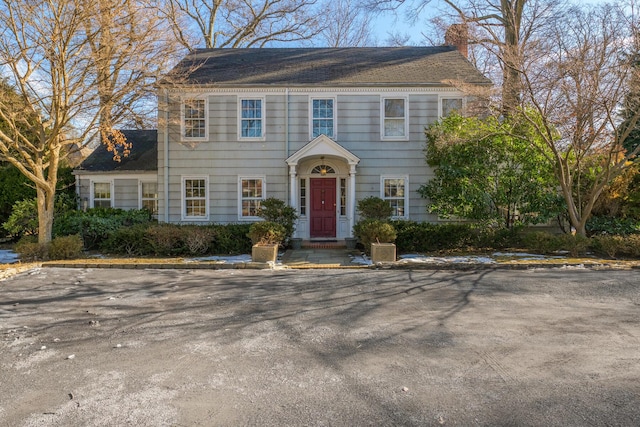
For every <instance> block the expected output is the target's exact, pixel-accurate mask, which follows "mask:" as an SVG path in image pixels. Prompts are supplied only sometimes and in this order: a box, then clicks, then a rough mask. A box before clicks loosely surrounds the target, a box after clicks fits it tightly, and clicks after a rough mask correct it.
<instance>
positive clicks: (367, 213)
mask: <svg viewBox="0 0 640 427" xmlns="http://www.w3.org/2000/svg"><path fill="white" fill-rule="evenodd" d="M356 209H357V210H358V213H359V214H360V218H361V219H363V220H365V219H377V220H388V219H390V218H391V215H392V214H393V208H392V207H391V205H390V204H389V202H387V201H386V200H383V199H381V198H380V197H374V196H371V197H367V198H364V199H362V200H359V201H358V204H357V205H356Z"/></svg>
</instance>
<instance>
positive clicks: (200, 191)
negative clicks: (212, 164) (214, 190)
mask: <svg viewBox="0 0 640 427" xmlns="http://www.w3.org/2000/svg"><path fill="white" fill-rule="evenodd" d="M207 187H208V179H207V177H203V176H186V177H182V219H191V220H207V219H208V215H209V214H208V212H207V205H208V204H209V203H208V199H209V197H208V188H207Z"/></svg>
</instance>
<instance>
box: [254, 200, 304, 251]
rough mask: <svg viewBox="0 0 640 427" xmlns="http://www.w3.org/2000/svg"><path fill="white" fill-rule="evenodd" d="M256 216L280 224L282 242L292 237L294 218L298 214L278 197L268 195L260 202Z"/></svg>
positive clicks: (286, 242)
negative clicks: (282, 228)
mask: <svg viewBox="0 0 640 427" xmlns="http://www.w3.org/2000/svg"><path fill="white" fill-rule="evenodd" d="M258 216H259V217H260V218H263V219H264V220H265V221H270V222H275V223H277V224H280V225H282V226H283V227H284V239H283V242H284V244H288V243H289V240H290V239H291V237H293V232H294V230H295V225H296V220H297V219H298V214H297V213H296V210H295V209H294V208H292V207H291V206H288V205H287V204H286V203H285V202H283V201H282V200H280V199H276V198H274V197H270V198H268V199H265V200H263V201H262V202H260V208H259V209H258Z"/></svg>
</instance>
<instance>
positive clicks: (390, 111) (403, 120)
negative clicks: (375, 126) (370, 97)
mask: <svg viewBox="0 0 640 427" xmlns="http://www.w3.org/2000/svg"><path fill="white" fill-rule="evenodd" d="M380 107H381V116H382V129H381V132H380V133H381V137H382V139H386V140H406V139H407V138H408V137H409V127H408V125H409V119H408V116H409V114H408V109H409V108H408V100H407V98H382V103H381V106H380Z"/></svg>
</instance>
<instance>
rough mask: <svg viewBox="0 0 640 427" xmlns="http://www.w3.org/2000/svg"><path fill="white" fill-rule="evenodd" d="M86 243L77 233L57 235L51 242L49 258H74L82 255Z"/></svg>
mask: <svg viewBox="0 0 640 427" xmlns="http://www.w3.org/2000/svg"><path fill="white" fill-rule="evenodd" d="M83 247H84V243H83V242H82V238H81V237H80V236H78V235H77V234H73V235H71V236H62V237H56V238H54V239H53V240H51V243H49V248H48V253H49V259H74V258H79V257H80V255H82V248H83Z"/></svg>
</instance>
